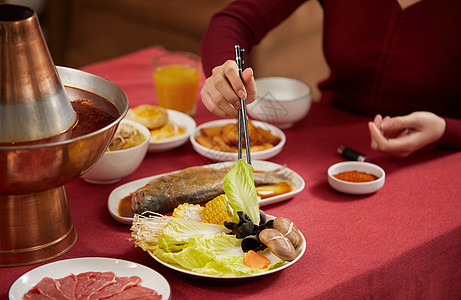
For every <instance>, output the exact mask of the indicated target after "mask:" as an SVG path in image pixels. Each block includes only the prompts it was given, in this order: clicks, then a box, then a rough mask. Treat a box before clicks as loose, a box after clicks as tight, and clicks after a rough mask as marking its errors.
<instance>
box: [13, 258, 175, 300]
mask: <svg viewBox="0 0 461 300" xmlns="http://www.w3.org/2000/svg"><path fill="white" fill-rule="evenodd" d="M8 296H9V299H10V300H22V299H42V298H40V297H43V299H103V298H107V297H112V296H115V297H120V299H135V298H136V299H152V300H155V299H163V300H167V299H170V298H171V289H170V285H169V283H168V281H167V280H166V279H165V278H164V277H163V276H162V275H160V274H159V273H157V272H156V271H154V270H152V269H150V268H148V267H146V266H143V265H140V264H137V263H134V262H130V261H127V260H122V259H113V258H106V257H80V258H72V259H66V260H59V261H55V262H52V263H48V264H45V265H42V266H40V267H37V268H35V269H32V270H31V271H29V272H27V273H25V274H24V275H22V276H21V277H19V278H18V279H17V280H16V281H15V282H14V283H13V284H12V285H11V287H10V290H9V293H8ZM117 299H118V298H117Z"/></svg>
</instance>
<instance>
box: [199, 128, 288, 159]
mask: <svg viewBox="0 0 461 300" xmlns="http://www.w3.org/2000/svg"><path fill="white" fill-rule="evenodd" d="M248 134H249V139H250V149H251V151H252V152H257V151H263V150H267V149H270V148H272V147H274V146H276V145H277V144H278V143H280V140H281V139H280V138H279V137H278V136H275V135H273V134H272V133H271V131H270V130H267V129H264V128H262V127H259V126H255V125H254V124H253V123H252V122H251V121H250V120H248ZM195 139H196V141H197V142H198V143H199V144H200V145H202V146H204V147H207V148H210V149H213V150H217V151H223V152H237V151H238V124H237V123H229V124H226V125H223V126H212V127H207V128H202V129H201V130H200V135H198V136H197V137H196V138H195ZM245 147H246V146H245V141H243V147H242V148H243V149H242V150H243V151H245Z"/></svg>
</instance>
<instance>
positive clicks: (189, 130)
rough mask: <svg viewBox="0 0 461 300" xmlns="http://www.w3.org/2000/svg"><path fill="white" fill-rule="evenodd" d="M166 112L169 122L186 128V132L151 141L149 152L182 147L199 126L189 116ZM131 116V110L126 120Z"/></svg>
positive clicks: (177, 112) (168, 110)
mask: <svg viewBox="0 0 461 300" xmlns="http://www.w3.org/2000/svg"><path fill="white" fill-rule="evenodd" d="M166 111H167V112H168V119H169V121H170V122H171V123H174V124H177V125H178V126H180V127H182V128H184V129H185V131H186V132H185V133H184V134H182V135H179V136H176V137H172V138H168V139H164V140H158V141H154V140H151V141H150V142H149V148H148V152H162V151H167V150H171V149H174V148H177V147H179V146H182V145H184V144H185V143H186V142H187V141H188V140H189V137H190V136H191V135H192V134H193V133H194V130H195V128H196V126H197V125H196V123H195V121H194V119H192V118H191V117H190V116H189V115H187V114H185V113H182V112H179V111H176V110H172V109H167V110H166ZM131 114H132V112H131V110H129V111H128V114H127V116H126V118H127V119H131V118H130V115H131Z"/></svg>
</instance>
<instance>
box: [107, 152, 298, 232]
mask: <svg viewBox="0 0 461 300" xmlns="http://www.w3.org/2000/svg"><path fill="white" fill-rule="evenodd" d="M233 164H234V162H221V163H215V164H211V165H206V166H204V167H209V168H223V167H229V166H232V165H233ZM252 165H253V167H254V168H255V170H258V171H273V170H276V169H279V168H281V167H282V166H281V165H279V164H276V163H273V162H269V161H263V160H255V161H252ZM285 171H286V173H287V175H288V176H289V177H290V178H291V182H290V183H291V186H292V187H293V190H292V191H291V192H289V193H285V194H282V195H277V196H274V197H269V198H265V199H261V200H259V205H260V206H264V205H269V204H272V203H276V202H280V201H284V200H288V199H290V198H293V197H294V196H295V195H297V194H299V193H300V192H301V191H302V190H303V189H304V186H305V182H304V179H303V178H302V177H301V176H299V174H298V173H296V172H294V171H293V170H291V169H288V168H286V169H285ZM175 172H178V171H175ZM171 173H174V172H171ZM167 174H169V173H167ZM163 175H165V174H160V175H155V176H151V177H146V178H142V179H138V180H135V181H131V182H128V183H125V184H123V185H121V186H119V187H117V188H115V189H114V190H113V191H112V192H111V193H110V195H109V199H108V201H107V207H108V209H109V213H110V215H111V216H112V217H113V218H114V219H115V220H117V221H119V222H120V223H123V224H127V225H131V224H132V222H133V218H126V217H122V216H120V215H119V213H118V205H119V203H120V200H122V199H123V198H124V197H126V196H128V195H130V194H131V193H133V192H134V191H136V190H137V189H138V188H140V187H142V186H144V185H146V184H147V183H148V182H149V181H151V180H152V179H154V178H156V177H159V176H163Z"/></svg>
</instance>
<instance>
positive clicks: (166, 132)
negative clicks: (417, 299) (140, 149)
mask: <svg viewBox="0 0 461 300" xmlns="http://www.w3.org/2000/svg"><path fill="white" fill-rule="evenodd" d="M185 133H186V130H185V129H184V128H182V127H181V126H179V125H177V124H174V123H171V122H168V123H167V124H165V125H164V126H162V127H160V128H157V129H153V130H151V131H150V140H151V141H160V140H164V139H170V138H173V137H175V136H179V135H183V134H185Z"/></svg>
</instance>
